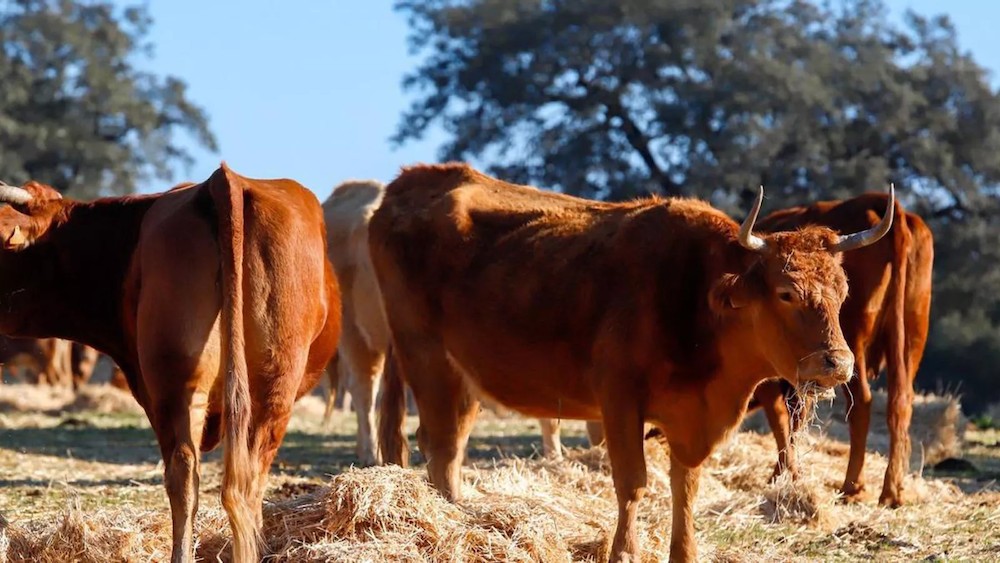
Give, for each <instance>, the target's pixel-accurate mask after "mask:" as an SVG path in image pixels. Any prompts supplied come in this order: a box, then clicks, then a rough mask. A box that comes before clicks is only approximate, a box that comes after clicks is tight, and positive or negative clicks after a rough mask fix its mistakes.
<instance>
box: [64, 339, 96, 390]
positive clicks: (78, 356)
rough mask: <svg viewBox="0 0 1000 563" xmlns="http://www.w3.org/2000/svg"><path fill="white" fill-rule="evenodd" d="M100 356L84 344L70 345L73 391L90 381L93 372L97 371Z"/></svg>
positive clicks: (75, 343)
mask: <svg viewBox="0 0 1000 563" xmlns="http://www.w3.org/2000/svg"><path fill="white" fill-rule="evenodd" d="M100 356H101V353H100V352H98V351H97V350H95V349H93V348H91V347H90V346H87V345H86V344H80V343H79V342H74V343H73V344H72V346H71V349H70V362H71V369H72V372H73V389H79V388H80V387H81V386H83V385H84V384H86V383H87V382H88V381H90V378H91V376H93V375H94V370H95V369H97V361H98V360H99V359H100Z"/></svg>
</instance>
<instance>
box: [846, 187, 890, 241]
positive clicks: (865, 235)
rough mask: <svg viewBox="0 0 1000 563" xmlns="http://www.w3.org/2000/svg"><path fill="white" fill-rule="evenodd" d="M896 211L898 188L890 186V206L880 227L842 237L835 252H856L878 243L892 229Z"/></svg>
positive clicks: (887, 207) (879, 224)
mask: <svg viewBox="0 0 1000 563" xmlns="http://www.w3.org/2000/svg"><path fill="white" fill-rule="evenodd" d="M895 210H896V186H894V185H893V184H889V204H888V205H887V206H886V208H885V215H883V216H882V220H881V221H879V222H878V225H875V226H874V227H872V228H870V229H867V230H864V231H861V232H860V233H853V234H850V235H841V236H840V239H839V240H838V241H837V244H836V245H835V246H834V247H833V252H847V251H848V250H854V249H856V248H861V247H863V246H868V245H869V244H875V243H876V242H878V240H879V239H880V238H882V237H884V236H885V234H886V233H888V232H889V229H891V228H892V218H893V214H894V212H895Z"/></svg>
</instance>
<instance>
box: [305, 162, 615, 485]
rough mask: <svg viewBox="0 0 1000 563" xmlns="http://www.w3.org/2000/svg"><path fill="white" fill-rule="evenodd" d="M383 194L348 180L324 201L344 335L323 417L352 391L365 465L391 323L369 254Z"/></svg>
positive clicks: (547, 425) (551, 443)
mask: <svg viewBox="0 0 1000 563" xmlns="http://www.w3.org/2000/svg"><path fill="white" fill-rule="evenodd" d="M384 192H385V186H384V185H383V184H382V183H381V182H378V181H376V180H350V181H347V182H344V183H342V184H340V185H338V186H337V187H335V188H334V190H333V193H332V194H331V195H330V197H329V198H327V200H326V201H325V202H323V215H324V218H325V220H326V227H327V248H328V249H329V252H330V261H331V262H332V263H333V269H334V271H335V272H336V274H337V280H338V282H339V283H340V289H341V295H342V298H343V309H342V311H343V317H342V322H341V326H342V327H343V333H342V335H341V338H340V346H339V348H338V351H337V355H336V356H335V357H334V359H333V361H332V362H331V363H330V365H329V366H328V367H327V374H328V377H329V381H330V385H329V387H330V394H329V395H328V397H327V408H326V413H325V414H324V418H328V417H329V416H330V414H331V413H332V410H333V402H334V401H335V399H336V393H337V390H338V389H341V388H346V389H348V390H349V391H350V394H351V399H352V402H353V406H354V410H355V412H356V414H357V418H358V438H357V447H356V453H357V456H358V459H359V460H360V462H361V463H362V464H364V465H374V464H377V463H380V462H381V455H380V454H379V450H378V442H377V440H376V436H375V399H376V396H377V394H378V388H379V383H380V381H381V378H382V370H383V366H384V363H385V353H386V350H387V348H388V347H389V326H388V323H387V322H386V319H385V313H384V312H383V310H382V298H381V293H380V292H379V289H378V281H377V280H376V279H375V271H374V269H373V268H372V263H371V257H370V255H369V252H368V222H369V221H370V220H371V216H372V214H374V213H375V210H376V209H378V206H379V204H380V203H381V202H382V195H383V193H384ZM539 422H540V424H541V433H542V451H543V454H544V455H545V456H548V457H554V458H559V457H561V456H562V444H561V441H560V439H559V420H558V419H547V418H546V419H541V420H540V421H539ZM588 430H589V431H590V432H591V436H592V440H596V442H600V441H601V434H600V425H599V424H597V425H596V427H595V426H594V423H588ZM596 442H595V443H596Z"/></svg>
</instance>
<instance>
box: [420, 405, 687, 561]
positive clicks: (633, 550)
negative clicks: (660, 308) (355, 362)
mask: <svg viewBox="0 0 1000 563" xmlns="http://www.w3.org/2000/svg"><path fill="white" fill-rule="evenodd" d="M611 396H612V398H611V399H610V400H607V401H605V404H604V406H603V408H602V416H603V418H604V432H605V440H606V441H607V448H608V458H609V459H610V461H611V477H612V480H613V481H614V483H615V495H616V496H617V497H618V528H617V530H615V539H614V542H612V544H611V557H610V561H611V562H612V563H615V562H619V561H621V562H625V561H638V560H639V539H638V535H637V534H636V524H635V519H636V509H637V508H638V506H639V501H640V500H642V497H643V496H644V495H645V493H646V458H645V454H644V452H643V433H642V429H643V426H642V425H643V417H642V413H640V412H639V410H638V409H636V408H635V405H636V404H638V401H631V400H627V399H626V398H625V397H623V396H622V395H620V394H611ZM420 412H421V413H422V412H423V411H420ZM674 494H677V493H676V491H675V492H674ZM674 518H675V521H676V518H677V516H676V512H675V516H674ZM676 540H677V536H674V537H673V538H672V539H671V545H673V542H674V541H676ZM672 553H673V547H671V554H672Z"/></svg>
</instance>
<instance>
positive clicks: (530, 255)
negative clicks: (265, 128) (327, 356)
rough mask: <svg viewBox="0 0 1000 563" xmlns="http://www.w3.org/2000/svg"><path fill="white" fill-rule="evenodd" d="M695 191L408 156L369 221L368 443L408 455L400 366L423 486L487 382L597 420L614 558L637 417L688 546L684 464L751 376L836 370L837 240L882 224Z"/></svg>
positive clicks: (629, 543)
mask: <svg viewBox="0 0 1000 563" xmlns="http://www.w3.org/2000/svg"><path fill="white" fill-rule="evenodd" d="M762 198H763V190H762V191H761V194H760V198H759V199H758V200H757V203H756V205H755V206H754V209H753V210H752V211H751V213H750V215H749V216H748V218H747V220H746V221H745V222H744V224H743V226H742V227H741V226H740V225H739V224H738V223H736V222H734V221H733V220H732V219H730V218H729V217H728V216H726V215H725V214H723V213H722V212H720V211H718V210H716V209H714V208H712V207H711V206H709V205H708V204H706V203H703V202H701V201H696V200H685V199H661V198H656V197H653V198H648V199H641V200H637V201H633V202H629V203H617V204H616V203H603V202H596V201H588V200H583V199H578V198H574V197H570V196H566V195H561V194H556V193H551V192H544V191H540V190H537V189H535V188H532V187H528V186H517V185H513V184H508V183H505V182H502V181H500V180H496V179H494V178H491V177H488V176H486V175H483V174H481V173H479V172H477V171H476V170H474V169H472V168H471V167H468V166H467V165H461V164H449V165H437V166H418V167H413V168H407V169H405V170H404V171H403V172H402V173H401V174H400V176H399V177H398V178H397V179H396V180H395V181H394V182H393V183H392V184H390V185H389V187H388V188H387V190H386V194H385V197H384V199H383V202H382V205H381V206H380V207H379V209H378V211H376V212H375V215H374V217H373V218H372V221H371V226H370V232H369V243H370V247H371V253H372V262H373V264H374V267H375V272H376V275H377V277H378V283H379V287H380V289H381V290H382V296H383V302H384V304H385V309H386V315H387V317H388V321H389V326H390V331H391V334H392V354H393V355H394V356H395V359H396V360H395V361H390V362H388V364H389V365H388V369H386V374H385V382H384V384H385V386H386V388H385V390H384V391H383V393H384V394H383V404H382V418H381V420H380V429H379V435H380V442H381V446H382V453H383V456H384V459H385V460H386V461H389V462H393V463H405V456H406V452H405V444H406V442H405V441H404V437H403V435H402V419H403V415H404V404H403V400H402V382H403V380H404V379H405V382H406V383H409V385H410V386H411V387H412V390H413V394H414V397H415V399H416V402H417V407H418V410H419V414H420V428H419V429H418V431H417V439H418V441H419V444H420V449H421V451H422V452H423V453H424V455H425V456H426V457H427V468H428V472H429V474H430V479H431V482H432V483H433V485H434V486H435V487H436V488H437V489H438V490H440V491H441V492H442V493H443V494H444V495H445V496H446V497H447V498H449V499H458V498H459V497H460V495H461V488H460V467H461V464H462V459H463V456H464V451H465V446H466V444H467V441H468V436H469V431H470V429H471V427H472V423H473V420H474V418H475V415H476V413H477V411H478V406H479V401H478V398H477V397H478V396H480V395H485V396H488V397H490V398H491V399H492V400H495V401H497V402H499V403H500V404H503V405H505V406H507V407H509V408H512V409H515V410H518V411H520V412H522V413H524V414H526V415H528V416H533V417H539V418H542V417H554V418H573V419H583V420H601V421H603V423H604V428H605V441H606V444H607V448H608V455H609V458H610V461H611V466H612V474H613V479H614V483H615V490H616V492H617V496H618V506H619V510H618V529H617V531H616V532H615V537H614V542H613V544H612V550H611V560H612V561H620V560H624V559H627V558H636V557H638V545H637V535H636V527H635V519H636V508H637V506H638V503H639V501H640V499H641V498H642V496H643V494H644V491H645V486H646V468H645V459H644V457H643V423H644V421H649V422H651V423H653V424H655V425H657V426H659V427H660V428H662V430H663V432H664V434H665V436H666V438H667V440H668V442H669V444H670V451H671V458H672V462H671V488H672V491H673V532H672V537H671V545H670V554H671V559H672V560H675V561H692V560H694V559H695V554H696V546H695V543H694V522H693V517H692V510H693V501H694V497H695V495H696V493H697V489H698V478H699V466H700V465H701V463H702V461H704V459H705V458H706V457H707V456H708V455H709V453H710V452H711V451H712V449H713V448H714V447H715V446H716V444H718V443H719V442H720V441H721V440H722V439H723V438H724V436H725V435H726V434H727V433H728V432H730V431H731V430H732V429H733V428H734V427H735V426H736V424H737V423H738V422H739V421H740V419H741V418H742V416H743V414H744V412H745V411H746V407H747V403H748V401H749V399H750V396H751V394H752V393H753V390H754V389H755V388H756V387H757V384H758V383H760V381H761V380H762V379H763V378H764V377H766V376H767V375H762V374H773V373H778V374H780V375H781V376H782V377H784V378H786V379H788V380H789V381H791V382H792V383H793V384H799V383H805V382H811V383H814V384H816V385H820V386H825V387H830V386H833V385H838V384H840V383H843V382H845V381H847V379H848V378H849V377H850V376H851V374H852V373H853V372H854V358H853V355H852V354H851V352H850V349H849V348H848V347H847V343H846V342H845V341H844V338H843V335H842V334H841V331H840V325H839V319H838V314H839V311H840V306H841V305H842V303H843V301H844V298H845V297H846V293H847V280H846V277H845V275H844V271H843V269H842V268H841V266H840V252H841V251H845V250H849V249H853V248H857V247H860V246H864V245H867V244H871V243H872V242H874V241H875V240H877V239H878V238H879V237H881V236H882V235H883V234H884V233H885V231H886V230H887V229H888V228H889V226H890V225H891V222H892V214H891V213H887V214H886V216H885V218H884V221H883V222H882V223H881V224H880V225H879V226H878V227H877V228H875V229H872V230H868V231H865V232H862V233H856V234H852V235H848V236H843V237H842V236H838V235H837V234H836V233H834V232H833V231H832V230H830V229H827V228H823V227H809V228H805V229H802V230H799V231H795V232H790V233H775V234H766V235H760V236H758V235H755V234H753V232H752V229H753V224H754V221H755V219H756V217H757V213H758V212H759V210H760V204H761V201H762Z"/></svg>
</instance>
